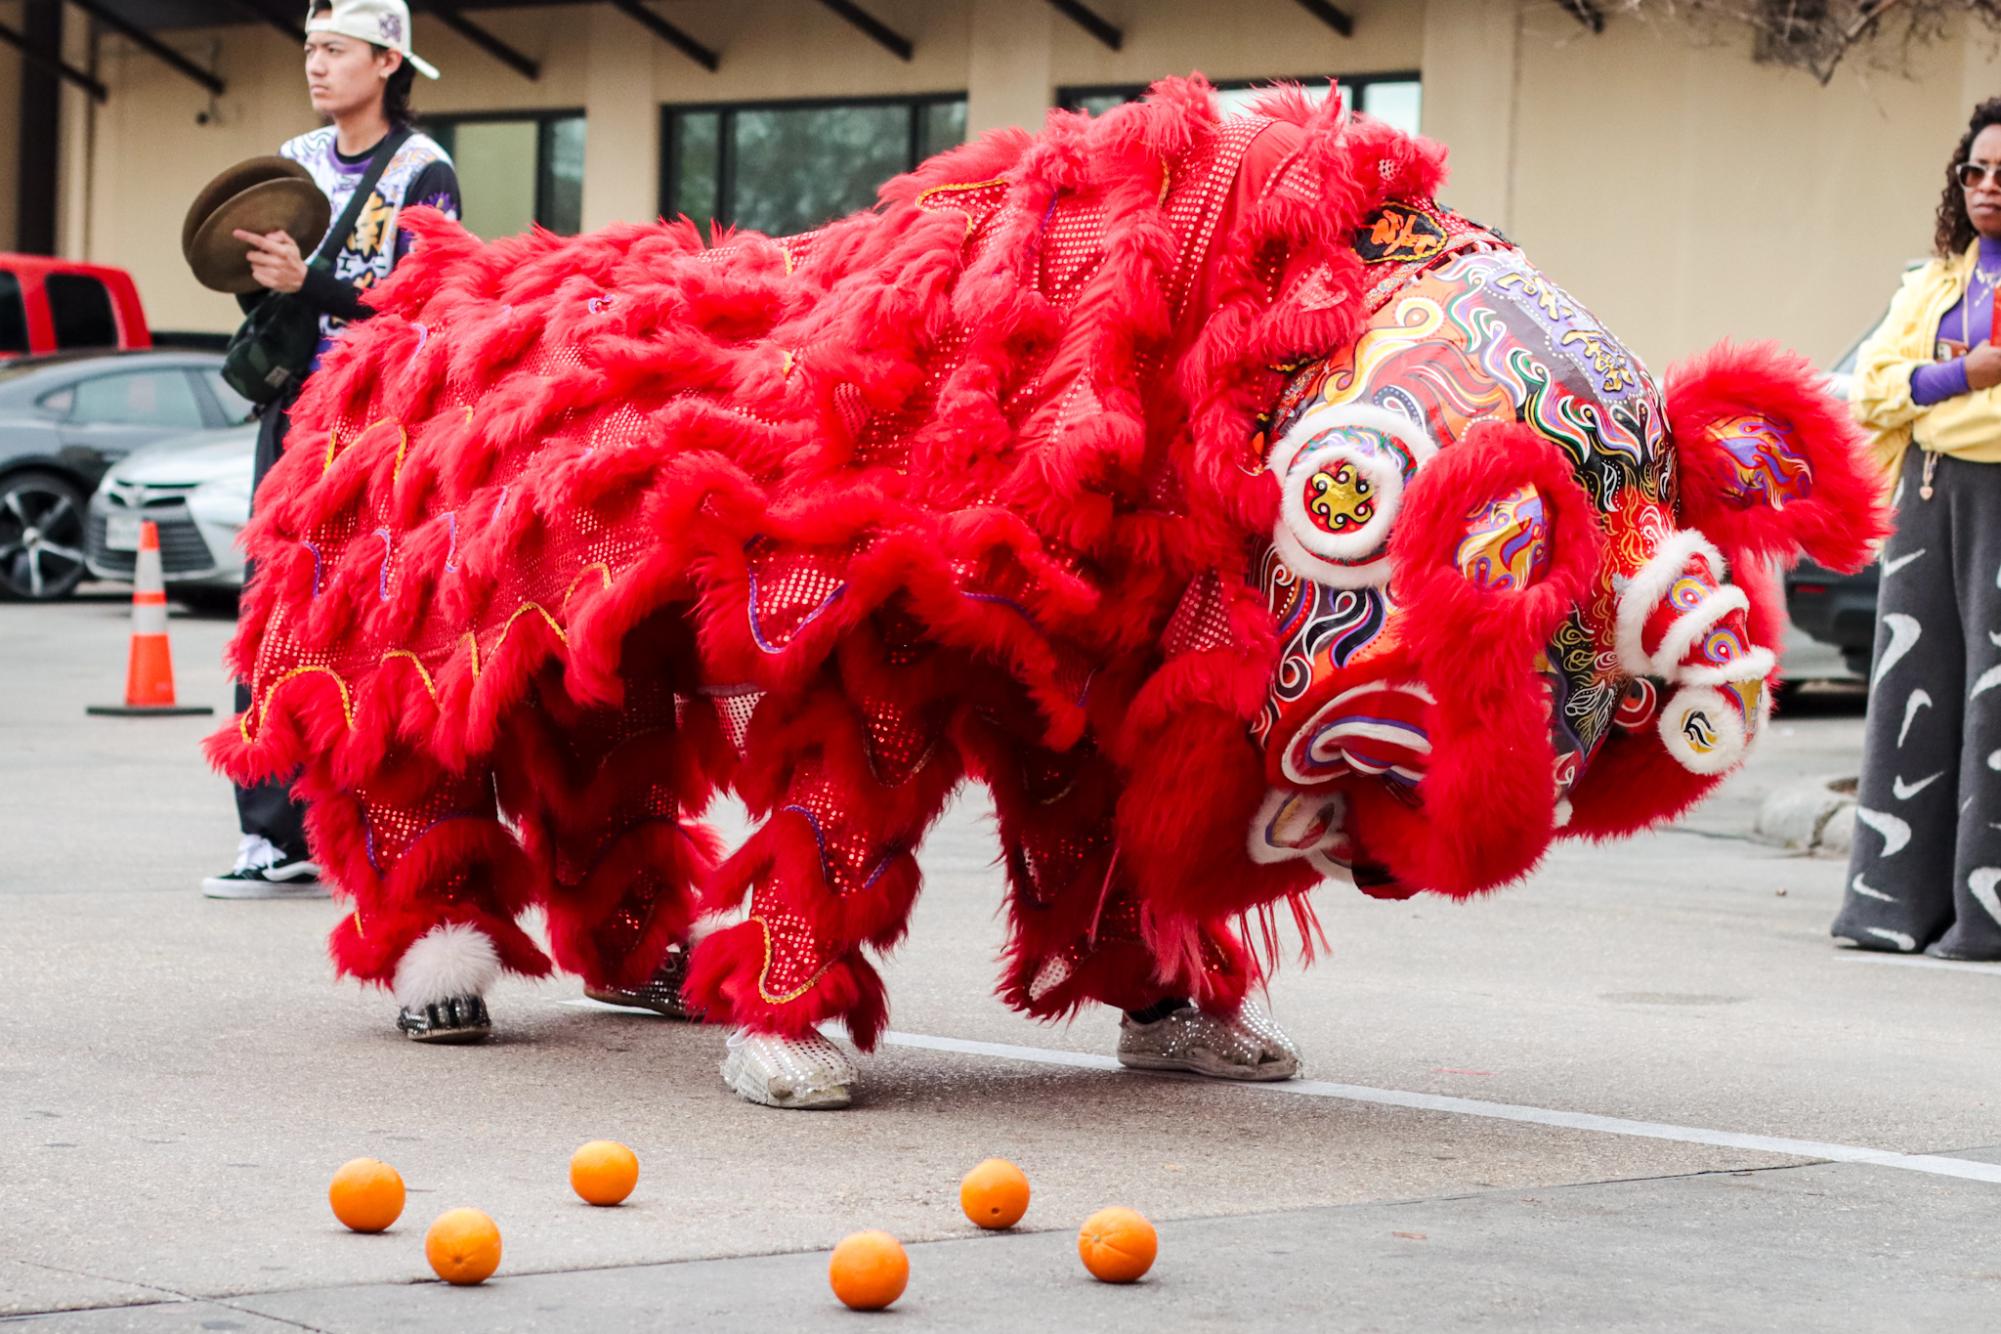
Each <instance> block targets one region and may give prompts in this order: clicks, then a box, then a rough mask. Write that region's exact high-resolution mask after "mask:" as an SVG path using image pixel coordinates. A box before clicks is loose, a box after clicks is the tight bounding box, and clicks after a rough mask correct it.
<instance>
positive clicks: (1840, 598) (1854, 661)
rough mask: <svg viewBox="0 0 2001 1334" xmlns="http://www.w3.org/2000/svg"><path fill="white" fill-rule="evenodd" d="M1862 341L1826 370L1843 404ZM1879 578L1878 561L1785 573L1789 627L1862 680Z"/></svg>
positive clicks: (1807, 566)
mask: <svg viewBox="0 0 2001 1334" xmlns="http://www.w3.org/2000/svg"><path fill="white" fill-rule="evenodd" d="M1875 327H1876V326H1875V325H1871V326H1870V330H1869V331H1870V332H1871V333H1874V332H1875ZM1865 341H1867V335H1864V336H1863V337H1862V338H1858V339H1856V340H1855V343H1854V345H1853V346H1851V347H1850V348H1849V349H1848V351H1847V352H1846V353H1845V354H1843V356H1842V358H1841V360H1839V361H1837V362H1835V363H1834V369H1833V370H1832V371H1830V372H1828V376H1827V389H1828V392H1829V393H1831V394H1833V395H1834V396H1835V397H1836V398H1839V399H1841V400H1842V401H1843V402H1846V401H1847V399H1848V385H1849V381H1850V378H1851V377H1852V376H1853V375H1854V374H1855V354H1856V353H1857V352H1859V351H1861V349H1862V344H1863V343H1864V342H1865ZM1881 577H1882V571H1881V570H1880V568H1879V562H1876V561H1871V562H1870V563H1869V564H1868V565H1867V566H1865V567H1863V568H1862V569H1860V570H1857V571H1856V572H1855V573H1854V574H1836V573H1834V571H1832V570H1825V569H1822V568H1821V567H1820V566H1818V565H1815V564H1814V563H1813V562H1812V561H1810V560H1802V561H1801V562H1800V563H1799V564H1798V565H1796V566H1794V567H1793V568H1792V569H1791V570H1790V571H1788V572H1787V574H1786V614H1787V615H1788V616H1790V617H1791V618H1792V622H1793V624H1794V625H1795V626H1798V627H1799V629H1800V630H1801V631H1803V632H1804V633H1805V634H1807V635H1808V636H1810V637H1811V638H1814V639H1817V640H1819V641H1820V642H1821V643H1823V644H1827V645H1829V646H1830V647H1832V648H1835V649H1838V650H1839V651H1840V653H1841V661H1842V662H1843V663H1844V664H1845V665H1846V666H1847V668H1848V670H1849V671H1851V672H1853V673H1855V675H1857V676H1860V677H1867V676H1868V675H1869V658H1870V655H1871V654H1872V653H1873V652H1874V651H1875V647H1876V585H1877V583H1878V581H1879V580H1880V579H1881ZM1788 675H1789V676H1792V677H1793V679H1801V678H1799V677H1798V676H1797V675H1795V674H1792V673H1789V674H1788Z"/></svg>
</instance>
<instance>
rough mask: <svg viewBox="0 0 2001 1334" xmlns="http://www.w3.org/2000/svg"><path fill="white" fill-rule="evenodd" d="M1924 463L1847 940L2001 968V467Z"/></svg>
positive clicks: (1885, 662)
mask: <svg viewBox="0 0 2001 1334" xmlns="http://www.w3.org/2000/svg"><path fill="white" fill-rule="evenodd" d="M1924 459H1925V455H1924V453H1923V451H1921V450H1918V449H1912V450H1910V451H1909V452H1908V453H1907V455H1906V457H1905V459H1904V468H1903V472H1902V475H1901V477H1900V479H1899V481H1898V484H1897V502H1896V503H1897V531H1896V533H1895V534H1894V535H1893V536H1892V537H1891V538H1890V541H1889V545H1888V546H1886V547H1885V548H1884V550H1883V567H1882V568H1883V576H1882V585H1881V591H1880V592H1879V593H1878V594H1877V601H1876V659H1875V670H1874V672H1873V673H1872V674H1871V676H1870V681H1869V717H1868V722H1867V725H1866V732H1865V735H1864V741H1863V752H1862V787H1861V791H1860V793H1859V794H1858V796H1857V805H1858V807H1859V809H1858V811H1857V813H1856V818H1857V823H1856V829H1855V847H1854V852H1853V855H1852V856H1851V858H1850V861H1849V865H1848V887H1847V892H1846V894H1845V895H1844V896H1843V899H1842V904H1841V914H1840V916H1838V917H1837V918H1836V919H1835V922H1834V934H1835V935H1836V936H1839V937H1841V938H1843V939H1844V940H1849V941H1852V942H1854V943H1855V944H1856V945H1858V946H1860V947H1862V948H1864V949H1876V950H1895V951H1901V952H1908V951H1912V950H1924V951H1925V952H1926V953H1928V954H1933V955H1938V956H1941V957H1944V958H1958V959H2001V823H1997V821H2001V464H1995V463H1965V462H1961V461H1960V460H1957V459H1953V458H1949V457H1941V458H1940V459H1939V460H1938V463H1937V468H1936V472H1935V473H1934V475H1933V479H1932V480H1933V495H1932V498H1931V499H1930V500H1925V499H1923V498H1922V495H1921V492H1920V487H1921V486H1922V483H1923V473H1924Z"/></svg>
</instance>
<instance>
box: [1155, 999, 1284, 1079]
mask: <svg viewBox="0 0 2001 1334" xmlns="http://www.w3.org/2000/svg"><path fill="white" fill-rule="evenodd" d="M1119 1064H1120V1065H1123V1066H1126V1067H1128V1068H1129V1069H1133V1070H1187V1071H1190V1072H1192V1073H1194V1074H1198V1075H1207V1076H1209V1077H1210V1078H1211V1079H1245V1080H1254V1081H1258V1082H1264V1081H1270V1080H1279V1079H1291V1078H1292V1077H1293V1076H1294V1075H1297V1074H1298V1073H1299V1048H1297V1047H1295V1046H1293V1045H1292V1039H1291V1038H1289V1037H1287V1036H1286V1035H1285V1030H1284V1029H1282V1028H1280V1027H1279V1026H1278V1024H1277V1022H1276V1021H1275V1020H1273V1018H1272V1017H1271V1015H1270V1014H1269V1013H1267V1012H1266V1010H1265V1008H1264V1007H1263V1006H1262V1005H1259V1004H1258V1003H1257V1002H1256V1001H1254V1000H1250V999H1246V1000H1245V1001H1244V1003H1243V1005H1241V1006H1240V1007H1238V1010H1237V1013H1236V1014H1235V1015H1234V1016H1233V1017H1231V1018H1228V1019H1225V1018H1221V1017H1219V1016H1217V1015H1213V1014H1206V1013H1204V1012H1203V1011H1201V1010H1199V1009H1197V1008H1196V1007H1195V1006H1193V1005H1185V1006H1183V1007H1182V1008H1181V1009H1179V1010H1176V1011H1174V1012H1173V1013H1171V1014H1169V1015H1167V1016H1166V1017H1164V1018H1161V1019H1156V1020H1154V1021H1153V1022H1152V1023H1150V1024H1142V1023H1136V1022H1134V1021H1133V1019H1132V1018H1131V1016H1127V1017H1125V1018H1123V1019H1121V1020H1120V1021H1119Z"/></svg>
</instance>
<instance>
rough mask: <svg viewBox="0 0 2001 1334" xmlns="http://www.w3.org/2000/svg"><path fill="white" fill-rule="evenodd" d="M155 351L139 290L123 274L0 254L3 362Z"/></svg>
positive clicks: (98, 266)
mask: <svg viewBox="0 0 2001 1334" xmlns="http://www.w3.org/2000/svg"><path fill="white" fill-rule="evenodd" d="M151 346H153V335H152V333H151V332H150V331H149V330H148V329H147V328H146V315H145V312H144V311H143V310H142V309H141V308H140V305H139V290H138V288H136V287H134V286H133V285H132V275H131V274H129V273H127V272H125V270H123V269H112V268H106V267H104V266H103V265H101V264H78V263H75V262H73V261H70V260H64V259H49V258H47V257H45V256H42V255H9V254H0V361H6V360H10V359H12V358H14V357H33V356H41V355H43V354H45V353H49V352H72V351H80V350H83V349H86V348H89V349H96V350H106V349H136V348H147V347H151Z"/></svg>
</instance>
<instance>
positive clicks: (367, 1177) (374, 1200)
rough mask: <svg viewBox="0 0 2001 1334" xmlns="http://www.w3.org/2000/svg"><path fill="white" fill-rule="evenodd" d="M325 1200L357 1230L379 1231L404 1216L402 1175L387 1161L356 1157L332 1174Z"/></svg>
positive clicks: (337, 1216)
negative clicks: (397, 1173)
mask: <svg viewBox="0 0 2001 1334" xmlns="http://www.w3.org/2000/svg"><path fill="white" fill-rule="evenodd" d="M327 1203H328V1204H331V1205H332V1206H333V1211H334V1217H335V1218H338V1219H339V1220H340V1221H341V1222H343V1223H345V1224H347V1225H348V1226H349V1227H351V1228H353V1229H354V1230H355V1231H356V1232H381V1231H382V1230H383V1229H385V1228H387V1227H388V1226H389V1225H390V1224H391V1223H393V1222H395V1221H396V1220H397V1219H398V1218H401V1217H402V1216H403V1178H402V1177H400V1176H398V1175H396V1169H395V1168H393V1167H391V1166H390V1165H389V1164H388V1163H385V1162H381V1161H379V1160H377V1159H374V1158H356V1159H354V1160H353V1161H351V1162H345V1163H342V1164H341V1165H340V1170H339V1171H337V1172H335V1173H334V1174H333V1180H332V1181H331V1182H329V1183H328V1185H327Z"/></svg>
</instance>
